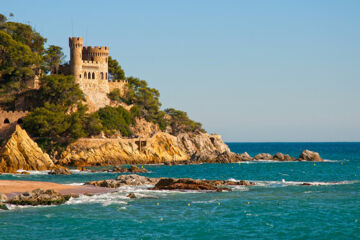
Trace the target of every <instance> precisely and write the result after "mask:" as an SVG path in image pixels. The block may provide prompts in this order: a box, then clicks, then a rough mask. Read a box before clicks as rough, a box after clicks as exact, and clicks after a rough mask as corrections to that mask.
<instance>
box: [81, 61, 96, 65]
mask: <svg viewBox="0 0 360 240" xmlns="http://www.w3.org/2000/svg"><path fill="white" fill-rule="evenodd" d="M82 62H83V64H91V65H98V64H99V62H98V61H91V60H83V61H82Z"/></svg>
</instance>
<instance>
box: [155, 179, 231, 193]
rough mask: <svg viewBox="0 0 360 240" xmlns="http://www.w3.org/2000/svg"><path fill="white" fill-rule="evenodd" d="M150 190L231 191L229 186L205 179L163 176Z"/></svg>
mask: <svg viewBox="0 0 360 240" xmlns="http://www.w3.org/2000/svg"><path fill="white" fill-rule="evenodd" d="M151 190H197V191H217V192H222V191H231V189H230V188H223V187H217V186H216V185H214V184H211V183H209V182H208V181H206V180H194V179H191V178H180V179H174V178H163V179H160V180H159V182H158V183H157V184H156V185H155V187H154V188H151Z"/></svg>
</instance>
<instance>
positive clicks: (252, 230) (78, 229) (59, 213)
mask: <svg viewBox="0 0 360 240" xmlns="http://www.w3.org/2000/svg"><path fill="white" fill-rule="evenodd" d="M228 145H229V147H230V149H231V150H232V151H234V152H237V153H242V152H245V151H246V152H248V153H249V154H250V155H252V156H254V155H256V154H257V153H263V152H267V153H271V154H275V153H276V152H282V153H287V154H290V155H291V156H298V155H299V154H300V153H301V151H302V150H304V149H309V150H312V151H316V152H319V153H320V155H321V156H322V158H324V159H325V161H324V162H269V161H260V162H241V163H233V164H200V165H177V166H164V165H144V167H145V168H146V169H148V170H149V173H146V174H142V175H145V176H149V177H175V178H185V177H186V178H195V179H223V180H229V179H235V180H242V179H244V180H249V181H253V182H255V183H256V185H255V186H250V187H245V186H236V187H233V188H232V190H233V191H231V192H196V191H185V192H181V191H177V192H172V191H151V190H147V187H149V186H142V187H122V188H119V189H117V191H116V192H115V193H106V194H100V195H96V196H91V197H90V196H81V197H80V198H76V199H70V201H68V202H67V203H66V204H64V205H60V206H42V207H11V208H10V210H8V211H0V239H2V240H3V239H360V143H350V142H346V143H228ZM72 172H73V174H72V175H70V176H53V175H48V174H47V172H32V174H31V175H16V174H3V175H1V176H0V179H7V180H8V179H14V180H29V181H30V180H32V181H50V182H56V183H64V184H72V185H80V184H82V183H84V182H87V181H93V180H103V179H114V178H115V177H116V176H118V175H119V174H116V173H103V172H99V173H90V172H89V173H88V172H79V171H76V170H72ZM302 183H311V184H312V185H311V186H308V185H301V184H302ZM130 192H134V193H135V194H136V195H137V196H138V199H130V198H128V197H127V195H128V194H129V193H130Z"/></svg>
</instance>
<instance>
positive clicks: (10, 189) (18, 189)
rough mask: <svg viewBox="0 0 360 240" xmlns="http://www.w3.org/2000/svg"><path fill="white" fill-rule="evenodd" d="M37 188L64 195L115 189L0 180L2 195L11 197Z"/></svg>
mask: <svg viewBox="0 0 360 240" xmlns="http://www.w3.org/2000/svg"><path fill="white" fill-rule="evenodd" d="M37 188H40V189H44V190H47V189H53V190H55V191H58V192H60V193H62V194H96V193H104V192H111V191H114V189H110V188H103V187H94V186H89V185H84V186H71V185H66V184H58V183H52V182H38V181H17V180H0V193H4V194H6V195H8V196H9V197H12V196H15V195H17V194H20V193H23V192H29V191H32V190H34V189H37Z"/></svg>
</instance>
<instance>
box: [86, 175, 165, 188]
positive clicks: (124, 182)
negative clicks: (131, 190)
mask: <svg viewBox="0 0 360 240" xmlns="http://www.w3.org/2000/svg"><path fill="white" fill-rule="evenodd" d="M158 181H159V179H158V178H148V177H144V176H140V175H136V174H130V175H120V176H118V177H117V178H116V179H108V180H101V181H91V182H86V183H85V185H93V186H95V187H107V188H118V187H121V186H140V185H150V184H156V183H157V182H158Z"/></svg>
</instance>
